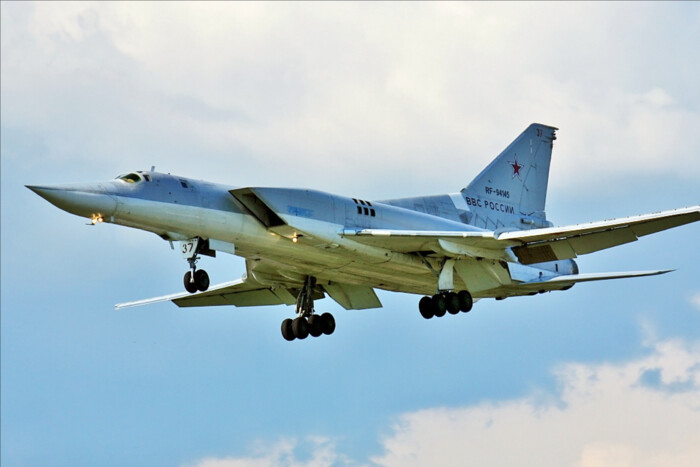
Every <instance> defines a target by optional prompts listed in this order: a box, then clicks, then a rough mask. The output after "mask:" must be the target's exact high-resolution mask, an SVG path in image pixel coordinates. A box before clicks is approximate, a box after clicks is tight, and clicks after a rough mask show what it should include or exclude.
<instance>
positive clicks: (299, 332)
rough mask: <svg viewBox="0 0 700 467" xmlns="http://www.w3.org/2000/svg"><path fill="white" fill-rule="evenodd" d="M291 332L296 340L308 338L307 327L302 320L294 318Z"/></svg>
mask: <svg viewBox="0 0 700 467" xmlns="http://www.w3.org/2000/svg"><path fill="white" fill-rule="evenodd" d="M292 332H293V333H294V337H296V338H297V339H306V338H307V337H309V326H308V324H307V323H306V320H305V319H304V318H296V319H294V320H293V321H292Z"/></svg>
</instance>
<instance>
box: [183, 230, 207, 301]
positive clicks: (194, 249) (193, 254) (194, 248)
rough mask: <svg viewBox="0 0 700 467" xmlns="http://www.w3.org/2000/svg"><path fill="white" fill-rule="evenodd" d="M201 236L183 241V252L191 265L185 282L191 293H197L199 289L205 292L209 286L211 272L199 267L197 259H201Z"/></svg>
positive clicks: (186, 288)
mask: <svg viewBox="0 0 700 467" xmlns="http://www.w3.org/2000/svg"><path fill="white" fill-rule="evenodd" d="M200 240H201V239H200V238H195V239H192V240H188V241H187V242H182V254H183V255H184V256H185V259H186V260H187V263H188V264H189V265H190V270H189V271H187V272H186V273H185V277H184V278H183V283H184V285H185V290H187V291H188V292H189V293H195V292H197V291H198V290H199V291H200V292H204V291H205V290H207V289H208V288H209V274H207V271H205V270H204V269H197V261H198V260H199V256H198V253H199V250H200V248H199V247H200V244H201V241H200Z"/></svg>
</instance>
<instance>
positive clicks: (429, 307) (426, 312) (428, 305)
mask: <svg viewBox="0 0 700 467" xmlns="http://www.w3.org/2000/svg"><path fill="white" fill-rule="evenodd" d="M418 311H420V315H421V316H422V317H423V318H425V319H430V318H432V317H433V316H435V305H433V299H432V298H430V297H423V298H421V299H420V302H418Z"/></svg>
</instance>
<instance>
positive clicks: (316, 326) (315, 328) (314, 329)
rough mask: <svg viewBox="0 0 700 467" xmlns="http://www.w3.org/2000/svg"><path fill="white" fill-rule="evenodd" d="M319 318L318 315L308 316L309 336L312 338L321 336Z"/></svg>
mask: <svg viewBox="0 0 700 467" xmlns="http://www.w3.org/2000/svg"><path fill="white" fill-rule="evenodd" d="M321 321H322V319H321V317H320V316H318V315H311V316H309V334H311V335H312V336H313V337H318V336H320V335H321V334H323V331H322V330H321Z"/></svg>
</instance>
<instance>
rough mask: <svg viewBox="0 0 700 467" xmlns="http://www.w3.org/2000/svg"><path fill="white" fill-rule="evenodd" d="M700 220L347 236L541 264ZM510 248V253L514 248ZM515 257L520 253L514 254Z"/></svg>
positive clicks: (675, 215) (653, 217) (687, 213)
mask: <svg viewBox="0 0 700 467" xmlns="http://www.w3.org/2000/svg"><path fill="white" fill-rule="evenodd" d="M697 220H700V205H698V206H692V207H688V208H683V209H674V210H671V211H663V212H659V213H653V214H645V215H641V216H633V217H625V218H620V219H613V220H607V221H599V222H591V223H587V224H577V225H571V226H563V227H549V228H542V229H532V230H518V231H509V232H501V233H497V232H488V231H456V232H452V231H423V230H385V229H359V230H345V231H344V232H343V233H344V235H345V236H348V237H354V239H355V240H356V241H358V242H360V243H365V244H369V245H374V246H381V247H384V248H389V249H392V250H394V251H403V252H410V251H428V250H431V251H434V252H435V253H437V254H439V255H444V256H447V257H458V256H475V257H485V258H492V259H501V260H506V261H514V260H515V259H516V258H517V260H518V261H519V262H520V263H522V264H535V263H542V262H546V261H555V260H560V259H571V258H576V257H577V256H579V255H583V254H587V253H593V252H595V251H599V250H603V249H606V248H611V247H614V246H617V245H623V244H625V243H629V242H633V241H636V240H637V239H638V238H639V237H643V236H645V235H649V234H652V233H655V232H660V231H662V230H666V229H670V228H673V227H677V226H680V225H684V224H688V223H691V222H695V221H697ZM509 249H510V251H508V250H509ZM510 252H512V255H514V257H513V256H512V255H511V253H510Z"/></svg>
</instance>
